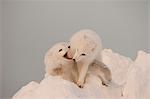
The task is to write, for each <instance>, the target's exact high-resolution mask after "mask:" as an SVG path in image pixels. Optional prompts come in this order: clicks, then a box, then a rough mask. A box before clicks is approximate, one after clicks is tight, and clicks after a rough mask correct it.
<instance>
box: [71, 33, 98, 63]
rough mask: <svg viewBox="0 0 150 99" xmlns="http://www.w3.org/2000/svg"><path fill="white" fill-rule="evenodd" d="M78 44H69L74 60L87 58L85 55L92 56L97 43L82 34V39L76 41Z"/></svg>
mask: <svg viewBox="0 0 150 99" xmlns="http://www.w3.org/2000/svg"><path fill="white" fill-rule="evenodd" d="M77 42H79V44H78V45H76V46H74V45H71V49H70V51H71V53H72V59H73V60H74V61H76V62H78V61H82V60H84V59H88V58H87V57H92V55H93V52H94V51H95V49H96V47H97V45H96V43H95V42H93V41H92V40H90V39H88V37H87V36H86V35H84V36H83V40H81V41H77Z"/></svg>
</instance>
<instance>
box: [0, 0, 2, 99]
mask: <svg viewBox="0 0 150 99" xmlns="http://www.w3.org/2000/svg"><path fill="white" fill-rule="evenodd" d="M1 96H2V2H1V0H0V99H1Z"/></svg>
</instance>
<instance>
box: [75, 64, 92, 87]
mask: <svg viewBox="0 0 150 99" xmlns="http://www.w3.org/2000/svg"><path fill="white" fill-rule="evenodd" d="M88 66H89V65H88V64H77V67H78V71H79V78H78V81H77V85H78V86H79V87H80V88H83V84H84V81H85V77H86V74H87V71H88Z"/></svg>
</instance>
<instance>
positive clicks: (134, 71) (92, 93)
mask: <svg viewBox="0 0 150 99" xmlns="http://www.w3.org/2000/svg"><path fill="white" fill-rule="evenodd" d="M102 59H103V62H104V63H105V64H106V65H107V66H108V67H109V68H110V70H111V72H112V79H113V80H112V83H111V84H110V85H109V86H108V87H106V86H103V85H102V84H101V80H100V79H99V78H98V77H96V76H95V75H92V74H90V75H89V76H87V79H86V83H85V85H84V88H82V89H81V88H79V87H78V86H77V85H76V84H74V83H72V82H69V81H67V80H64V79H62V78H61V77H58V76H55V77H54V76H48V77H46V78H44V79H43V80H42V81H41V82H40V83H37V82H34V81H32V82H30V83H29V84H27V85H26V86H24V87H22V88H21V89H20V90H19V91H18V92H17V93H16V94H15V95H14V96H13V98H12V99H150V72H149V71H150V54H148V53H145V52H143V51H139V52H138V56H137V58H136V60H135V61H134V62H133V61H132V60H131V59H130V58H127V57H124V56H122V55H119V54H118V53H114V52H112V50H111V49H104V50H103V52H102Z"/></svg>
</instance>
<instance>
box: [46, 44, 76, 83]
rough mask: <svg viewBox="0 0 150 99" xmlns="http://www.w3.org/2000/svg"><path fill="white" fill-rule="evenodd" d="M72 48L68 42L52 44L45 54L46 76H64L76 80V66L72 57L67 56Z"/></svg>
mask: <svg viewBox="0 0 150 99" xmlns="http://www.w3.org/2000/svg"><path fill="white" fill-rule="evenodd" d="M69 48H70V45H69V43H68V42H60V43H57V44H55V45H54V46H52V47H51V48H50V49H49V50H48V52H47V53H46V55H45V58H44V63H45V66H46V67H45V71H46V74H45V76H48V75H53V76H61V77H62V78H64V79H66V80H69V81H72V82H76V80H77V77H78V76H77V73H76V71H77V69H76V68H75V67H74V62H73V60H72V59H69V58H68V57H67V52H68V50H69Z"/></svg>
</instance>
